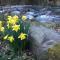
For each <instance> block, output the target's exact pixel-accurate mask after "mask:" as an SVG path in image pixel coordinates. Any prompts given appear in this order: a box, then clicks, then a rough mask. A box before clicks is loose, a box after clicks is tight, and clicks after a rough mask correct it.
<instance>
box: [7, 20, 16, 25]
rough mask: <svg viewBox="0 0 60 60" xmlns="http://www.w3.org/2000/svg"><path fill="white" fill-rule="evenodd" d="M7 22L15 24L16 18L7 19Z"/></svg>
mask: <svg viewBox="0 0 60 60" xmlns="http://www.w3.org/2000/svg"><path fill="white" fill-rule="evenodd" d="M8 23H10V24H13V25H14V24H16V20H13V19H11V20H9V21H8Z"/></svg>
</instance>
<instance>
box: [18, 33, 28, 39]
mask: <svg viewBox="0 0 60 60" xmlns="http://www.w3.org/2000/svg"><path fill="white" fill-rule="evenodd" d="M26 36H27V34H25V33H21V34H20V35H19V36H18V38H20V39H21V40H24V39H26Z"/></svg>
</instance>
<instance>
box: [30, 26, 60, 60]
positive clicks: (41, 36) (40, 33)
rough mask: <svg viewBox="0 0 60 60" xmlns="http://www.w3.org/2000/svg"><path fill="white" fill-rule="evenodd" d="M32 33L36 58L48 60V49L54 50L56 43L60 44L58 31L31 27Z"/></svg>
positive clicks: (37, 59)
mask: <svg viewBox="0 0 60 60" xmlns="http://www.w3.org/2000/svg"><path fill="white" fill-rule="evenodd" d="M30 32H31V34H30V35H31V38H32V40H31V42H32V51H33V53H34V55H35V56H36V60H47V59H48V55H47V51H48V48H52V47H53V46H54V45H55V44H56V43H59V42H60V35H59V34H58V33H57V32H56V31H54V30H52V29H48V28H45V27H42V26H41V27H37V26H31V27H30Z"/></svg>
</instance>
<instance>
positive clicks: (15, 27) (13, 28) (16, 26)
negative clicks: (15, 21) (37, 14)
mask: <svg viewBox="0 0 60 60" xmlns="http://www.w3.org/2000/svg"><path fill="white" fill-rule="evenodd" d="M12 30H13V31H16V32H17V31H18V30H20V25H14V26H12Z"/></svg>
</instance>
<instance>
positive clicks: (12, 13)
mask: <svg viewBox="0 0 60 60" xmlns="http://www.w3.org/2000/svg"><path fill="white" fill-rule="evenodd" d="M11 15H20V11H12V12H11Z"/></svg>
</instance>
